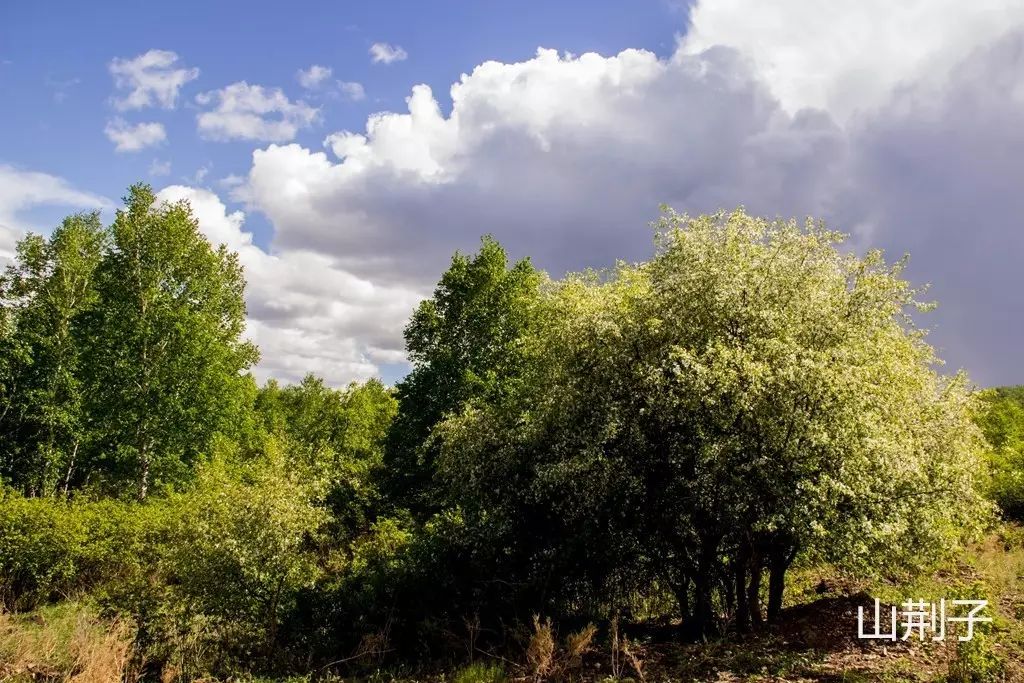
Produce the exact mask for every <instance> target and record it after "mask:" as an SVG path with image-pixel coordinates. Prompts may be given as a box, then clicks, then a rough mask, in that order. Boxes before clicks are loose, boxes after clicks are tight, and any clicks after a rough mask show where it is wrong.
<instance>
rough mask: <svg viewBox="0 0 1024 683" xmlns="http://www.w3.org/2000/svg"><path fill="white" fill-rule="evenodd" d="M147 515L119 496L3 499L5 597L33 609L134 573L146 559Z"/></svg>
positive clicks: (1, 581) (0, 563) (0, 578)
mask: <svg viewBox="0 0 1024 683" xmlns="http://www.w3.org/2000/svg"><path fill="white" fill-rule="evenodd" d="M145 524H146V518H145V516H144V515H142V514H140V511H139V510H137V509H136V508H135V507H133V506H131V505H128V504H125V503H121V502H118V501H115V500H97V501H89V500H72V501H64V500H59V499H58V500H54V499H45V498H24V497H22V496H21V495H19V494H18V493H15V492H13V491H10V490H7V491H4V492H3V493H2V498H0V598H2V600H3V605H4V606H5V607H6V608H7V609H30V608H32V607H34V606H35V605H37V604H40V603H45V602H48V601H51V600H56V599H58V598H68V597H73V596H75V595H76V594H79V593H82V592H84V591H87V590H89V589H92V588H95V587H97V586H101V585H103V584H105V583H108V582H110V581H113V580H115V579H117V578H119V577H124V576H126V575H127V574H129V573H130V572H131V571H132V570H133V568H134V567H135V566H137V565H136V563H137V562H138V561H139V559H140V558H141V556H142V554H143V552H144V547H143V541H144V538H145V537H144V535H143V529H144V526H145Z"/></svg>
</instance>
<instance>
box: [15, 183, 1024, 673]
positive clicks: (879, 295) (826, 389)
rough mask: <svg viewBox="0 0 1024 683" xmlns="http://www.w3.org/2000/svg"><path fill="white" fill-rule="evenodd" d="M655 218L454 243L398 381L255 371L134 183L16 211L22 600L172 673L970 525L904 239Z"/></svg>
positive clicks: (197, 245) (180, 214)
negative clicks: (630, 225)
mask: <svg viewBox="0 0 1024 683" xmlns="http://www.w3.org/2000/svg"><path fill="white" fill-rule="evenodd" d="M656 235H657V249H656V252H655V255H654V257H653V258H652V259H651V260H650V261H648V262H646V263H641V264H635V265H634V264H625V263H622V264H619V265H618V266H617V267H616V268H614V269H612V270H610V271H606V272H586V273H580V274H570V275H568V276H566V277H564V278H562V279H560V280H556V279H552V278H550V277H548V276H547V275H546V274H544V273H542V272H540V271H538V270H537V269H535V268H534V267H533V266H532V265H531V264H530V262H529V261H528V260H523V261H520V262H517V263H514V264H510V263H509V262H508V259H507V256H506V254H505V252H504V250H503V249H502V248H501V246H500V245H499V244H498V243H497V242H495V241H494V240H492V239H490V238H485V239H484V240H483V243H482V245H481V247H480V250H479V251H478V252H477V253H476V254H474V255H469V256H468V255H463V254H456V255H455V256H454V257H453V259H452V263H451V266H450V267H449V269H448V270H447V271H446V272H445V273H444V274H443V275H442V277H441V279H440V281H439V283H438V285H437V288H436V290H435V292H434V295H433V296H432V297H431V298H430V299H428V300H426V301H424V302H423V303H422V304H421V305H420V306H419V307H418V308H417V309H416V311H415V312H414V313H413V315H412V318H411V320H410V322H409V324H408V326H407V327H406V331H405V338H406V346H407V352H408V357H409V359H410V362H411V363H412V371H411V372H410V374H409V375H408V376H407V377H406V378H404V379H403V380H402V381H401V382H399V383H398V385H397V387H395V388H394V389H393V390H392V389H389V388H386V387H384V386H383V385H382V384H380V383H379V382H377V381H370V382H367V383H365V384H362V385H352V386H350V387H348V388H345V389H342V390H336V389H331V388H329V387H326V386H325V385H324V384H323V382H321V381H319V380H317V379H316V378H313V377H309V378H307V379H306V380H305V381H304V382H303V383H302V384H301V385H296V386H288V387H281V386H279V385H277V384H276V383H274V382H270V383H268V384H267V385H265V386H264V387H262V388H258V387H257V386H256V383H255V382H254V381H253V380H252V378H251V377H250V376H249V375H247V374H245V372H246V369H247V368H248V367H250V366H251V365H252V363H253V362H254V361H255V359H256V352H255V349H253V348H252V347H251V345H249V344H247V343H245V342H244V341H242V327H243V321H244V305H243V297H242V295H243V287H244V280H243V274H242V272H241V269H240V267H239V266H238V262H237V260H236V258H235V256H234V255H232V254H230V253H228V252H227V251H226V250H225V249H224V248H223V247H221V248H219V249H215V248H213V247H211V246H210V245H209V244H207V243H206V241H205V240H204V239H203V238H202V236H201V233H200V232H199V230H198V226H197V225H196V222H195V220H194V218H193V217H192V216H191V213H190V211H189V209H188V206H187V205H186V204H175V205H162V206H157V205H156V204H155V202H154V197H153V194H152V192H151V191H150V190H149V188H147V187H145V186H135V187H133V188H132V189H131V190H130V193H129V196H128V197H127V199H126V207H125V208H124V209H123V210H122V211H120V212H119V213H118V215H117V218H116V219H115V221H114V223H113V225H112V226H110V227H108V228H104V227H102V226H101V225H100V223H99V220H98V218H97V217H96V216H93V215H84V216H75V217H72V218H69V219H67V220H66V221H65V222H64V223H63V224H62V226H60V227H59V228H58V229H57V230H55V231H54V232H53V234H52V235H51V237H50V238H49V239H44V238H42V237H38V236H32V237H29V238H27V239H26V240H25V241H24V242H23V243H22V244H21V245H20V246H19V250H18V262H17V263H16V264H15V265H14V266H13V267H12V268H10V269H9V270H8V271H7V274H6V275H5V276H4V277H3V280H2V285H0V301H2V308H0V314H2V315H3V318H2V320H0V323H2V327H0V424H2V428H0V459H2V463H3V465H2V467H3V469H2V471H0V476H2V477H3V482H4V486H5V487H6V491H7V493H6V494H5V498H4V500H3V502H2V505H0V582H2V583H0V589H2V591H3V593H2V597H3V599H4V601H5V604H6V606H7V607H8V608H14V609H29V608H32V607H34V606H35V605H38V604H40V603H42V602H46V601H51V600H56V599H59V598H63V597H67V596H69V595H76V594H82V593H85V594H87V595H89V596H90V598H89V599H91V600H94V601H97V602H98V603H99V604H101V605H102V606H103V607H104V609H105V610H107V612H109V613H111V614H116V615H121V616H122V617H125V618H130V619H131V620H132V621H133V623H135V624H136V625H137V626H138V647H139V648H140V652H144V653H145V658H146V661H147V662H148V663H149V666H150V667H158V666H165V667H166V666H171V665H173V666H174V667H175V671H178V672H187V673H188V675H201V674H207V673H224V672H238V671H239V670H241V669H244V668H246V667H250V666H255V667H257V668H283V669H287V668H289V667H291V668H298V669H304V670H308V669H309V668H311V667H313V668H315V667H317V666H319V667H325V668H330V666H331V663H332V662H334V663H335V664H336V665H343V666H349V665H352V664H353V663H360V662H379V661H380V658H381V657H384V656H389V657H398V658H416V657H418V658H439V657H456V656H460V655H458V654H457V653H460V652H461V653H462V656H465V655H466V654H467V650H468V655H469V657H470V658H471V657H472V656H473V653H474V652H477V651H480V650H488V651H492V652H501V651H503V652H505V653H506V654H508V652H509V651H510V649H514V647H515V642H517V638H519V637H520V636H521V634H522V629H523V628H527V630H528V625H529V624H531V623H534V624H535V626H534V628H541V626H540V624H542V623H543V622H534V621H533V616H534V615H545V616H550V617H553V618H554V619H556V623H560V624H564V625H565V627H566V628H570V627H571V626H572V625H573V624H578V625H584V624H586V623H587V622H588V621H594V622H597V623H606V622H607V620H609V619H611V618H612V617H614V616H619V617H621V618H622V619H623V620H624V622H637V621H642V620H652V619H654V620H657V619H661V620H665V621H667V622H671V623H675V624H677V628H678V629H679V632H680V634H681V635H684V636H687V637H696V638H700V637H705V638H706V637H712V636H714V635H716V634H719V633H722V632H724V631H726V630H730V629H735V630H739V631H745V630H749V629H751V628H757V627H759V626H760V625H761V624H762V623H763V622H764V621H765V620H768V621H771V620H773V619H775V618H777V617H778V615H779V612H780V609H781V608H782V605H783V599H784V590H785V582H786V574H787V571H788V570H789V569H790V568H791V567H792V566H793V565H794V564H795V563H804V564H814V563H823V562H828V563H834V564H837V565H841V566H844V567H847V568H851V569H855V570H857V571H860V572H865V573H867V572H875V573H886V574H889V575H893V574H897V573H900V572H909V571H913V570H916V569H920V568H923V567H926V566H928V565H929V563H931V562H933V561H934V560H935V559H937V558H939V557H941V556H943V555H945V554H947V553H949V552H950V551H952V550H954V549H955V548H957V547H958V546H959V544H961V543H962V542H964V541H965V540H967V539H968V538H970V537H971V536H973V535H974V534H976V533H977V532H978V531H979V530H980V529H981V528H982V527H983V526H984V525H985V524H986V523H988V521H989V520H990V515H991V511H992V506H991V504H990V503H989V502H988V501H987V499H986V498H985V497H984V495H983V494H984V493H985V492H986V490H988V491H989V492H991V491H994V490H995V488H994V487H993V484H992V481H993V478H992V477H991V476H990V472H989V468H988V466H987V460H986V458H985V457H984V455H985V453H986V452H987V450H988V448H989V447H988V445H987V444H986V442H985V438H984V436H983V434H982V432H981V430H980V429H979V428H978V426H976V424H975V418H977V417H978V416H979V415H982V414H984V415H987V414H988V412H987V411H986V410H985V404H984V401H981V402H979V400H978V398H977V396H976V395H975V394H973V393H972V392H971V390H970V387H969V385H968V382H967V379H966V378H965V377H964V376H963V375H962V374H958V375H953V376H947V375H942V374H940V373H938V372H937V370H936V364H937V359H936V357H935V355H934V353H933V350H932V349H931V347H930V346H929V345H928V344H927V343H926V340H925V335H924V333H923V332H922V331H920V330H919V329H918V328H917V327H915V325H914V322H913V318H912V315H913V313H914V312H915V311H916V310H919V309H921V308H925V307H926V306H925V305H924V304H921V303H920V302H919V301H918V292H917V291H915V290H914V289H913V288H912V287H911V286H910V285H909V284H908V283H907V282H906V281H905V280H904V279H902V277H901V269H902V265H903V264H902V262H899V263H896V264H894V265H891V264H887V263H886V262H885V261H884V259H883V257H882V255H881V253H879V252H870V253H868V254H867V255H865V256H863V257H858V256H856V255H854V254H852V253H850V252H848V251H845V250H843V249H842V244H841V243H842V236H841V235H839V234H837V233H834V232H830V231H827V230H826V229H824V228H823V227H822V226H820V225H818V224H815V223H808V224H806V225H803V226H800V225H796V224H794V223H787V222H782V221H766V220H762V219H759V218H754V217H750V216H748V215H746V214H745V213H743V212H742V211H737V212H733V213H729V214H725V213H720V214H715V215H712V216H703V217H699V218H696V219H691V218H688V217H684V216H680V215H677V214H675V213H672V212H668V213H666V214H665V216H664V217H663V219H662V220H661V221H660V223H659V225H658V226H657V231H656ZM985 400H988V399H985ZM992 419H993V420H995V418H992ZM979 420H980V421H982V423H983V425H984V426H986V429H987V430H988V431H990V432H991V431H992V429H994V428H992V427H991V424H989V423H985V422H984V421H983V420H981V419H980V418H979ZM997 421H998V420H997ZM1011 421H1012V420H1011ZM1000 424H1001V423H1000ZM1017 436H1018V437H1019V433H1017ZM990 438H991V437H990ZM1015 438H1016V437H1015ZM1006 461H1007V462H1009V463H1010V464H1008V465H1007V466H1006V467H1007V468H1008V470H1012V469H1013V468H1014V467H1016V466H1017V464H1016V463H1017V462H1018V461H1012V459H1006ZM1013 476H1016V475H1013ZM1003 480H1006V478H1005V477H1004V478H1003ZM1003 480H1001V481H1003ZM999 500H1000V501H1001V502H1003V501H1004V500H1006V499H1005V497H1004V498H999ZM517 634H519V635H517ZM467 643H468V645H467ZM339 660H343V661H344V664H338V662H339ZM182 675H185V673H182Z"/></svg>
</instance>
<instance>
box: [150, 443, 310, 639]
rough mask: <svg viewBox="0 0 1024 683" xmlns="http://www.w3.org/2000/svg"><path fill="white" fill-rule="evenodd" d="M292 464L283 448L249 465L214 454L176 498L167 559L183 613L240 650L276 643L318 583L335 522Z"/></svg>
mask: <svg viewBox="0 0 1024 683" xmlns="http://www.w3.org/2000/svg"><path fill="white" fill-rule="evenodd" d="M303 474H304V473H303V472H302V471H301V470H296V469H294V468H291V467H289V466H288V465H287V462H286V460H285V458H284V456H283V454H282V453H281V452H280V450H279V445H278V444H276V443H273V442H271V443H270V444H268V448H267V454H266V456H265V458H264V459H263V460H262V461H260V462H258V463H249V464H247V465H246V466H244V467H232V466H231V465H229V464H227V463H224V462H221V461H217V460H215V461H213V462H211V463H209V464H206V465H204V466H203V467H202V468H201V469H200V471H199V475H198V479H197V482H196V484H195V486H194V487H193V488H192V489H191V490H189V491H187V492H185V493H181V494H175V495H173V496H171V497H170V498H169V499H168V500H167V501H166V503H165V505H167V506H169V507H170V508H171V509H172V510H173V511H174V514H173V517H172V519H173V521H172V526H171V528H170V529H169V538H168V543H167V548H166V551H165V553H164V555H163V557H162V558H161V559H162V566H161V568H162V571H163V572H165V574H166V576H165V581H166V582H167V583H168V584H169V585H170V586H171V590H170V591H169V595H168V596H167V598H166V599H167V600H169V601H170V602H171V605H172V606H173V610H174V612H175V613H176V617H177V618H178V619H179V620H186V621H189V622H194V621H196V620H199V621H201V622H202V623H204V624H206V625H207V626H206V627H207V628H210V629H212V630H213V631H215V632H217V633H219V634H220V635H221V637H223V638H224V639H225V640H226V641H227V642H229V643H231V644H232V646H233V648H232V649H233V650H234V651H233V654H234V655H235V656H239V657H251V656H254V655H263V654H266V653H267V652H270V651H273V649H274V647H275V646H276V640H277V630H278V625H279V623H280V621H281V618H282V614H284V613H286V612H288V610H290V609H291V608H292V607H293V606H294V602H295V598H296V595H297V593H298V591H299V590H300V589H302V588H304V587H308V586H311V585H312V584H313V583H315V581H316V579H317V575H318V571H319V570H318V565H317V563H316V555H315V552H314V551H315V549H316V547H317V543H318V536H319V534H320V533H321V530H322V528H323V526H324V524H325V522H326V520H327V514H326V512H325V510H324V509H323V508H322V507H320V506H319V505H318V504H317V500H318V493H319V492H318V491H317V490H316V489H315V488H312V487H310V485H309V483H308V482H307V481H305V477H304V476H303Z"/></svg>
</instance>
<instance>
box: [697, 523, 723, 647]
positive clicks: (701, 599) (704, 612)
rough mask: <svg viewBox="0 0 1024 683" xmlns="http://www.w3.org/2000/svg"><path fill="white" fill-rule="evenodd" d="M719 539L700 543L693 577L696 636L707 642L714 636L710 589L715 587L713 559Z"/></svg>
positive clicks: (715, 555)
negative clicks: (695, 572)
mask: <svg viewBox="0 0 1024 683" xmlns="http://www.w3.org/2000/svg"><path fill="white" fill-rule="evenodd" d="M718 543H719V539H717V538H715V539H710V538H709V539H705V540H704V541H703V542H701V550H700V558H699V559H698V561H697V576H696V577H694V582H693V585H694V606H693V617H694V622H695V627H696V629H695V631H696V635H697V637H698V638H699V639H700V640H707V639H708V638H709V637H711V636H713V635H715V631H716V629H715V614H714V605H713V604H712V600H711V598H712V595H711V592H712V589H713V587H714V585H715V580H714V579H715V571H714V569H715V568H714V564H715V558H716V557H717V555H718Z"/></svg>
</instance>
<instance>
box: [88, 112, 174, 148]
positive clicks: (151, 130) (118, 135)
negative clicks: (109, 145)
mask: <svg viewBox="0 0 1024 683" xmlns="http://www.w3.org/2000/svg"><path fill="white" fill-rule="evenodd" d="M103 132H104V133H106V135H107V139H108V140H110V141H111V142H113V143H114V150H115V151H117V152H138V151H139V150H140V149H145V148H147V147H152V146H154V145H159V144H160V143H161V142H163V141H165V140H166V139H167V131H166V130H164V124H162V123H137V124H135V125H134V126H133V125H131V124H129V123H128V122H127V121H125V120H124V119H122V118H115V119H112V120H111V121H108V122H107V125H106V127H105V128H104V129H103Z"/></svg>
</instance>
